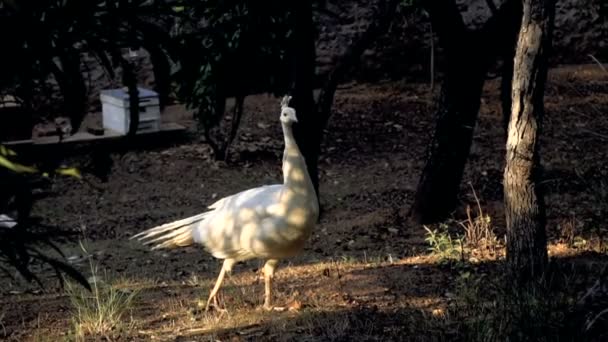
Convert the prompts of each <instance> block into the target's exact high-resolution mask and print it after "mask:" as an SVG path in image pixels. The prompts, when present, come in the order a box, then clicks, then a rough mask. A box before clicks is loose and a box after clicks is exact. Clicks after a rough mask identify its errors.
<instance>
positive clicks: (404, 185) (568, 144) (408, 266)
mask: <svg viewBox="0 0 608 342" xmlns="http://www.w3.org/2000/svg"><path fill="white" fill-rule="evenodd" d="M498 95H499V94H498V81H496V80H493V81H489V82H488V84H487V86H486V89H485V92H484V96H483V102H482V107H481V113H480V120H479V123H478V126H477V127H476V130H475V138H474V143H473V147H472V151H471V156H470V158H469V162H468V165H467V169H466V173H465V177H464V181H463V183H462V190H461V200H462V203H463V205H462V208H461V209H459V210H458V211H457V212H456V213H454V217H455V219H457V220H461V219H464V218H465V213H464V209H463V208H465V206H466V205H467V204H469V205H474V203H475V200H474V197H473V196H472V191H471V186H472V187H473V188H474V189H475V191H476V193H477V195H478V196H479V198H480V201H481V206H482V208H483V210H484V211H485V212H486V213H488V214H489V215H490V217H491V218H492V223H493V227H494V230H495V233H496V235H497V236H498V238H499V240H501V239H502V238H503V236H504V219H503V211H502V170H503V159H504V145H505V143H504V132H503V128H502V124H501V122H502V121H501V112H500V103H499V97H498ZM277 104H278V102H277V99H275V98H272V97H270V96H265V95H259V96H252V97H249V98H248V99H247V102H246V110H245V115H246V116H245V118H244V122H243V125H242V127H241V129H240V135H239V137H238V139H237V141H236V143H235V144H234V145H233V148H232V152H231V155H230V160H229V161H228V162H227V163H225V162H216V161H214V160H213V159H212V158H211V157H210V149H209V148H208V147H207V146H206V145H205V144H204V143H201V142H199V140H198V138H196V135H195V134H192V136H193V137H194V138H192V139H187V140H184V139H181V140H178V141H166V142H164V143H163V144H161V145H162V146H156V147H151V148H139V149H135V150H131V151H126V152H125V153H118V152H116V153H114V154H113V155H112V157H113V158H112V159H113V168H112V173H111V174H110V176H109V179H108V181H107V182H105V183H104V182H101V181H99V180H97V179H95V178H94V177H92V176H85V177H87V178H89V179H90V181H91V182H92V183H93V184H94V185H95V186H92V185H90V184H88V183H81V182H78V181H76V180H72V179H58V180H57V182H56V183H55V184H54V185H53V188H52V189H51V193H52V194H53V195H52V196H50V197H46V198H45V199H43V200H41V201H40V202H38V203H37V206H36V208H35V214H36V215H38V216H41V217H44V218H45V220H46V221H47V222H48V223H49V224H54V225H57V226H61V227H65V228H66V229H72V230H79V231H80V232H81V236H82V244H83V245H84V246H85V247H86V248H87V252H88V255H89V256H88V257H87V256H86V255H85V253H84V252H83V251H82V250H81V248H80V247H79V246H76V245H75V244H71V245H66V246H65V248H66V254H67V256H69V257H71V260H72V262H73V263H74V264H75V265H76V266H78V267H79V268H80V269H81V270H83V272H84V273H85V274H86V275H87V276H90V275H91V267H90V265H91V264H92V265H93V266H94V267H95V268H96V270H97V276H98V277H99V278H103V279H104V281H108V282H112V283H115V284H117V286H121V287H122V288H124V289H128V290H130V291H132V290H137V291H138V295H137V296H136V299H135V301H134V304H133V307H132V308H131V310H130V311H129V314H127V315H125V317H123V320H124V321H125V322H127V323H128V324H126V326H127V327H126V328H124V329H123V330H121V331H114V332H112V334H111V336H105V337H103V336H97V337H91V338H92V339H106V338H107V339H111V340H135V341H139V340H141V341H148V340H177V341H191V340H201V341H207V340H221V341H224V340H234V341H240V340H302V341H326V340H343V341H346V340H383V341H386V340H454V339H459V338H463V337H462V336H461V335H459V333H460V332H461V331H460V330H459V328H458V325H459V324H460V322H459V320H458V318H457V317H458V315H459V314H458V310H456V313H454V312H455V311H454V310H455V309H454V303H455V302H457V301H456V300H455V299H454V298H455V296H456V293H458V291H459V289H458V284H459V281H460V280H459V279H460V278H462V269H459V268H458V267H454V265H453V264H451V263H445V262H441V261H440V260H439V258H438V256H437V255H434V254H431V253H429V251H428V247H429V245H428V243H427V242H426V241H425V238H426V237H427V236H426V232H425V230H424V229H423V227H420V226H416V225H413V224H411V223H409V222H408V220H407V217H406V216H407V210H408V208H409V206H410V204H411V203H412V198H413V195H414V191H415V187H416V183H417V181H418V178H419V175H420V172H421V169H422V167H423V165H424V159H425V151H426V145H427V143H428V141H429V139H430V134H431V133H432V128H433V120H434V118H433V115H432V99H431V97H430V95H429V91H428V86H427V85H425V84H404V83H400V82H386V83H380V84H350V85H344V86H343V87H341V88H340V89H339V91H338V93H337V97H336V101H335V104H334V111H333V115H332V118H331V120H330V123H329V127H328V128H327V131H326V136H325V142H324V144H323V151H322V157H321V162H320V170H321V193H322V199H321V204H322V207H323V213H322V217H321V220H320V223H319V225H318V226H317V228H316V231H315V233H314V234H313V236H312V238H311V240H310V243H309V245H308V247H307V248H306V250H305V251H304V253H303V254H302V255H301V256H299V257H297V258H295V259H293V260H288V261H283V262H282V264H281V266H280V268H279V271H278V273H277V278H276V283H275V284H276V293H277V295H278V298H277V302H278V304H290V305H291V307H292V308H293V309H294V310H291V311H287V312H270V313H268V312H263V311H261V310H259V309H258V307H259V306H260V305H261V301H262V296H263V282H262V280H261V279H260V272H259V269H260V266H261V263H260V262H258V261H251V262H247V263H244V264H241V265H238V266H237V267H236V268H235V272H234V274H233V276H232V279H230V280H228V282H227V284H226V290H225V291H224V294H223V302H224V305H225V307H226V308H227V309H228V313H217V312H211V313H194V312H193V310H192V308H194V307H195V306H196V303H197V301H198V300H199V299H201V298H202V299H206V296H207V294H208V290H209V288H210V286H211V284H212V282H213V281H214V280H215V277H216V276H217V272H218V271H219V265H220V262H219V261H217V260H214V259H213V258H212V257H210V256H209V255H208V254H206V253H205V252H203V251H202V249H200V248H197V247H187V248H182V249H179V250H174V251H154V252H150V251H148V250H147V249H146V248H144V247H143V246H141V245H139V244H138V243H136V242H133V241H130V240H128V237H129V236H131V235H132V234H134V233H136V232H138V231H140V230H143V229H145V228H149V227H152V226H155V225H158V224H161V223H165V222H168V221H173V220H176V219H178V218H183V217H186V216H189V215H193V214H196V213H199V212H201V211H202V210H203V208H205V206H206V205H207V204H209V203H212V202H213V201H214V199H216V198H220V197H223V196H225V195H229V194H232V193H235V192H237V191H240V190H243V189H247V188H250V187H255V186H259V185H262V184H270V183H276V182H279V181H280V180H281V174H280V160H281V159H280V156H281V153H282V136H281V132H280V126H279V125H278V123H277V120H276V117H277ZM546 112H547V113H546V121H545V126H544V133H543V140H542V151H541V153H542V162H543V165H544V167H545V180H544V184H545V186H546V190H547V194H546V202H547V207H548V213H547V215H548V224H547V230H548V234H549V237H550V244H551V246H550V256H551V258H552V259H553V260H557V262H558V263H559V264H560V265H561V266H562V267H564V268H568V267H572V269H574V268H576V270H577V272H583V273H585V274H588V273H591V274H595V273H597V272H598V270H600V269H601V268H602V267H603V266H605V265H607V264H608V256H607V254H606V247H605V245H602V239H605V237H603V236H602V234H601V232H606V231H607V230H606V223H605V222H606V217H597V216H598V213H601V208H602V206H603V205H606V204H605V203H598V201H597V197H594V191H596V190H597V187H593V186H591V187H589V186H588V184H590V183H589V182H593V181H602V180H603V181H606V180H608V178H607V177H608V163H607V162H606V160H607V157H608V148H606V146H607V144H608V75H607V74H606V73H604V72H603V71H602V70H601V69H599V68H598V67H597V66H594V65H591V66H569V67H562V68H559V69H554V70H552V71H551V73H550V79H549V84H548V89H547V100H546ZM165 120H170V121H177V122H179V123H181V124H184V125H186V126H188V127H189V128H190V130H191V131H192V132H193V131H194V127H195V123H194V121H192V118H191V117H190V116H189V115H188V113H186V112H184V111H183V110H180V109H179V108H177V109H176V108H172V109H171V114H170V115H169V114H167V115H165ZM87 162H88V156H87V155H81V156H74V157H72V158H71V159H70V160H69V163H71V164H73V165H75V166H81V165H83V164H86V163H87ZM469 183H470V184H469ZM591 184H595V183H591ZM602 225H603V229H601V228H602V227H600V226H602ZM456 226H457V225H455V226H454V227H452V229H453V230H454V229H456V230H455V231H454V232H457V228H455V227H456ZM566 227H568V229H569V230H568V231H565V230H566ZM570 230H571V231H572V232H570ZM461 233H462V232H461ZM568 242H569V243H568ZM606 242H607V241H605V240H604V242H603V243H604V244H605V243H606ZM503 255H504V252H503V251H502V250H501V249H500V248H498V250H497V251H496V252H495V253H481V254H479V253H478V254H474V253H472V252H471V254H470V255H467V257H466V259H467V260H465V262H464V263H465V266H464V267H465V268H466V270H468V271H467V272H470V273H472V274H473V276H475V277H477V278H479V279H492V278H493V277H494V276H495V275H496V274H499V273H500V272H501V271H500V259H501V258H503ZM473 256H475V257H473ZM89 262H90V263H89ZM48 279H49V280H48V286H47V287H46V288H45V289H42V290H41V289H39V288H37V287H36V286H34V285H28V284H25V283H23V282H21V281H19V280H10V279H0V284H1V287H0V294H1V297H0V338H2V339H6V340H10V341H29V340H31V341H36V340H71V339H73V338H74V335H73V324H72V322H71V318H72V317H74V313H73V312H74V311H73V309H72V307H71V305H70V301H69V296H68V295H66V292H65V291H64V290H62V289H60V288H59V287H58V286H56V284H57V282H56V280H55V279H54V278H52V274H51V273H49V278H48ZM588 285H589V282H588V281H587V282H585V281H583V280H581V281H580V282H577V284H576V288H574V289H573V290H572V292H573V293H574V294H578V293H580V292H581V291H582V290H584V288H585V286H588Z"/></svg>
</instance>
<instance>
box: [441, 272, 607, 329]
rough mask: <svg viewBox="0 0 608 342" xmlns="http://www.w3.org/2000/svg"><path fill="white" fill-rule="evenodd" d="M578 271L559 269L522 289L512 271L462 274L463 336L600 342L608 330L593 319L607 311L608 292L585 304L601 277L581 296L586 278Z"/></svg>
mask: <svg viewBox="0 0 608 342" xmlns="http://www.w3.org/2000/svg"><path fill="white" fill-rule="evenodd" d="M573 272H575V271H574V269H567V270H562V269H559V268H558V267H555V268H553V269H551V270H550V271H549V272H548V273H546V274H545V276H544V277H543V278H542V279H541V280H540V281H539V282H536V283H531V284H528V285H527V286H521V287H518V286H514V284H513V282H511V281H509V279H507V277H508V275H507V273H506V272H505V273H503V274H504V275H503V276H499V277H491V276H488V275H487V274H484V273H477V274H474V273H472V271H465V272H461V274H460V276H459V278H458V283H457V289H456V300H455V301H454V304H455V305H454V306H453V307H452V308H451V311H452V314H453V315H454V316H459V317H461V319H459V320H458V328H457V330H458V335H459V336H462V337H463V339H464V340H466V341H497V340H509V341H562V340H563V341H572V340H596V339H594V338H592V336H594V335H595V334H605V329H601V328H600V329H597V328H598V327H597V326H594V324H597V323H596V322H597V321H594V320H593V319H594V318H596V317H597V312H599V311H600V310H601V309H605V307H606V306H605V300H606V297H605V296H606V294H607V293H606V292H603V293H602V295H603V296H604V297H602V298H603V299H600V297H597V298H594V300H593V303H591V304H592V305H588V304H589V303H585V305H581V304H583V300H584V299H585V297H586V296H588V293H589V291H593V290H597V289H596V287H597V284H598V283H599V282H600V279H598V282H596V285H595V286H594V287H592V288H590V289H589V291H585V293H586V294H585V295H583V296H581V295H580V294H579V293H577V292H578V289H577V284H580V282H581V278H583V276H582V275H581V274H573ZM600 277H602V276H600ZM596 292H597V291H596ZM598 301H599V302H600V303H598ZM601 301H604V303H603V304H602V303H601ZM602 305H603V306H602ZM597 307H599V308H600V309H597ZM589 314H591V315H589ZM587 318H591V320H587ZM598 340H601V339H598Z"/></svg>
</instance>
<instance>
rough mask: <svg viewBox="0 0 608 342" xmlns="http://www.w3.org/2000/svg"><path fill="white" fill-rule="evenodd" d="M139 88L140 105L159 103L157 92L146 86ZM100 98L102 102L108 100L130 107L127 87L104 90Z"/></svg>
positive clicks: (107, 101) (117, 104)
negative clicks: (145, 87)
mask: <svg viewBox="0 0 608 342" xmlns="http://www.w3.org/2000/svg"><path fill="white" fill-rule="evenodd" d="M137 90H138V91H139V103H140V105H142V106H148V105H158V93H157V92H155V91H152V90H150V89H144V88H137ZM99 98H100V99H101V102H102V103H103V102H106V103H111V104H113V105H116V106H120V107H124V108H129V93H128V91H127V90H126V89H125V88H118V89H106V90H102V91H101V93H100V95H99Z"/></svg>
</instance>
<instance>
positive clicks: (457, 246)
mask: <svg viewBox="0 0 608 342" xmlns="http://www.w3.org/2000/svg"><path fill="white" fill-rule="evenodd" d="M423 227H424V229H425V230H426V231H427V237H426V238H425V239H424V240H425V241H426V242H428V243H429V245H430V247H429V250H430V251H431V252H432V253H433V254H435V255H437V256H438V257H439V259H440V260H449V259H458V258H459V257H460V258H463V254H462V253H463V248H462V240H461V239H460V238H459V239H456V240H454V239H452V236H451V235H450V233H449V232H448V230H447V225H445V224H441V225H440V226H439V229H440V230H437V229H433V230H431V229H430V228H429V227H427V226H423Z"/></svg>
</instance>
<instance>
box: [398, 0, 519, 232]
mask: <svg viewBox="0 0 608 342" xmlns="http://www.w3.org/2000/svg"><path fill="white" fill-rule="evenodd" d="M426 9H427V11H428V12H429V13H430V17H431V23H432V25H433V28H434V29H435V30H436V32H437V35H438V36H439V41H440V44H441V45H442V46H443V48H444V49H445V53H446V64H447V66H446V72H445V78H444V83H443V85H442V88H441V97H440V100H439V104H438V109H437V119H436V127H435V132H434V135H433V139H432V141H431V144H430V146H429V152H428V159H427V164H426V166H425V168H424V170H423V172H422V175H421V177H420V181H419V183H418V188H417V190H416V195H415V199H414V204H413V206H412V208H411V211H410V215H411V216H412V218H413V219H414V220H415V221H416V222H418V223H422V224H425V223H433V222H439V221H442V220H444V219H446V218H447V217H448V216H449V215H450V213H451V212H452V211H453V210H454V208H455V207H456V205H457V204H458V197H457V196H458V191H459V189H460V182H461V180H462V176H463V173H464V167H465V165H466V161H467V158H468V155H469V150H470V148H471V142H472V139H473V129H474V127H475V123H476V121H477V115H478V112H479V106H480V98H481V93H482V90H483V85H484V83H485V77H486V74H487V71H488V69H489V66H490V65H491V64H492V63H493V62H494V60H495V58H496V56H497V54H498V53H499V49H500V44H501V43H502V42H504V40H505V39H507V38H508V37H509V36H512V35H514V33H513V32H516V30H517V27H518V25H517V24H518V22H517V21H516V20H513V19H514V18H516V17H517V16H516V14H517V13H519V12H520V10H521V6H520V5H519V1H517V0H509V1H507V2H506V3H505V4H504V5H503V6H501V8H500V10H499V11H498V12H497V14H496V15H495V16H493V17H492V18H491V19H490V20H488V22H487V23H486V24H485V25H484V27H483V28H482V29H480V30H479V31H476V32H470V31H468V30H467V29H466V27H465V25H464V23H463V21H462V17H461V15H460V12H459V10H458V7H457V6H456V3H455V2H454V1H448V2H445V1H439V0H431V1H428V2H426Z"/></svg>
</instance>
